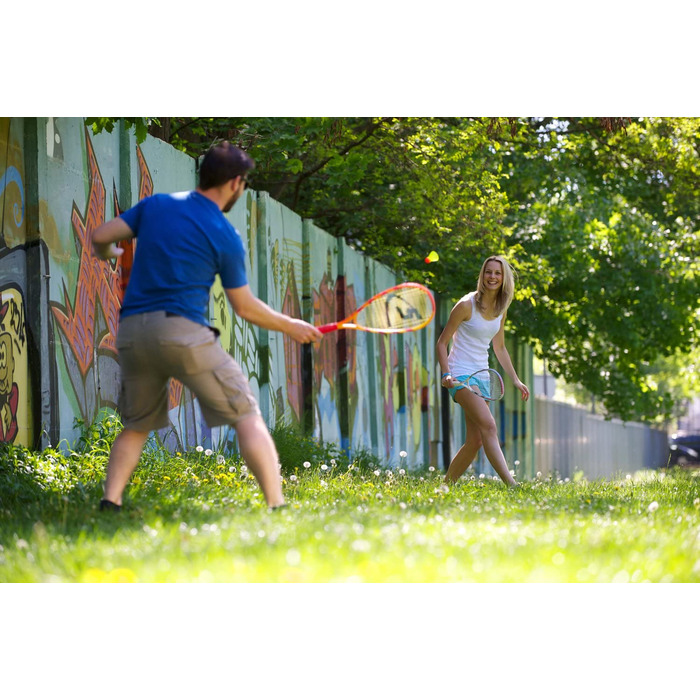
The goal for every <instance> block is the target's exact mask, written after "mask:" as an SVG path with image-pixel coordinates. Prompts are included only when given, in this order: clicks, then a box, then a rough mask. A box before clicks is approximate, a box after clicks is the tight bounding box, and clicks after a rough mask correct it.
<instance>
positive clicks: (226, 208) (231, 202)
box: [221, 192, 240, 214]
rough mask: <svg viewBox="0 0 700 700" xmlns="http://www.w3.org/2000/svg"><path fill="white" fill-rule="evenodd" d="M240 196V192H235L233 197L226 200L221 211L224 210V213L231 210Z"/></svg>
mask: <svg viewBox="0 0 700 700" xmlns="http://www.w3.org/2000/svg"><path fill="white" fill-rule="evenodd" d="M239 196H240V194H239V193H238V192H236V194H234V195H233V196H232V197H231V199H229V200H228V202H226V204H225V205H224V208H223V209H222V210H221V211H223V212H224V214H226V213H228V212H230V211H231V209H233V205H234V204H235V203H236V202H237V201H238V197H239Z"/></svg>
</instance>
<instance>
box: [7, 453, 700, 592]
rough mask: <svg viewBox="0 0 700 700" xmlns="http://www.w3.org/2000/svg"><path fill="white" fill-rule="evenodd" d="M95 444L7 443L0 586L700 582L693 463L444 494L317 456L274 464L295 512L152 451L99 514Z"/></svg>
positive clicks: (433, 475)
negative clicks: (121, 494)
mask: <svg viewBox="0 0 700 700" xmlns="http://www.w3.org/2000/svg"><path fill="white" fill-rule="evenodd" d="M103 448H104V445H102V447H101V448H100V450H99V451H97V450H91V449H89V448H88V447H87V445H85V446H84V449H83V450H82V451H78V450H74V451H69V452H68V453H67V454H61V453H60V452H58V451H54V450H46V451H44V452H43V453H32V452H30V451H28V450H25V449H23V448H8V447H5V448H4V449H3V451H2V452H1V453H0V487H2V490H1V493H2V494H3V497H2V503H1V504H0V581H4V582H8V581H15V582H29V581H44V582H52V581H56V582H59V581H66V582H72V581H75V582H90V583H95V582H119V583H128V582H151V581H153V582H166V581H183V582H184V581H187V582H190V581H192V582H208V581H230V582H244V581H252V582H264V581H271V582H343V581H350V582H385V581H386V582H401V581H410V582H438V581H452V582H499V581H503V582H581V583H592V582H620V583H628V582H648V581H652V582H682V581H683V582H697V581H700V480H698V478H697V476H696V475H695V474H694V473H687V472H673V473H668V474H666V473H660V472H655V471H652V472H650V471H646V472H639V473H637V474H634V475H630V476H629V478H627V476H623V477H621V478H620V479H617V480H613V481H592V482H588V481H586V480H585V479H582V478H580V477H579V478H578V479H576V480H575V481H570V482H560V481H559V480H556V479H547V480H542V479H537V480H534V481H530V482H526V483H523V484H522V485H521V486H519V487H518V488H517V489H513V490H509V489H507V488H506V487H505V486H504V485H503V484H501V483H500V482H498V481H493V480H491V479H479V478H475V477H473V476H471V477H468V476H465V477H463V479H462V480H460V482H458V483H457V484H456V485H454V486H453V487H451V488H448V487H447V486H445V485H444V484H443V482H442V475H441V474H440V473H439V470H436V469H425V470H421V471H418V472H408V473H407V472H406V471H405V470H404V469H402V468H398V467H397V468H394V469H387V468H386V467H385V466H381V465H379V464H378V463H376V462H374V461H370V457H366V458H365V459H364V460H356V461H353V462H348V461H347V460H344V459H343V458H342V456H340V455H338V454H335V453H330V452H326V453H325V454H322V455H320V457H319V456H318V455H309V458H308V459H304V458H303V457H304V455H296V456H295V457H294V459H293V460H292V462H291V464H290V462H288V461H287V462H285V460H284V459H283V460H282V462H283V463H282V470H283V471H282V473H283V479H284V489H285V494H286V497H287V500H288V503H289V505H290V507H289V508H287V509H285V510H281V511H275V512H269V511H268V509H267V508H266V507H265V504H264V500H263V498H262V496H261V493H260V491H259V489H258V487H257V484H256V483H255V480H254V479H253V478H252V476H251V475H250V474H249V472H248V470H247V468H246V466H245V464H243V463H242V462H241V461H240V460H239V459H237V458H233V459H232V458H230V457H226V456H224V455H217V454H214V453H211V451H210V450H209V451H207V450H199V451H198V450H193V451H192V452H191V453H187V454H177V455H169V454H167V453H164V452H162V451H159V450H158V449H157V448H153V449H151V450H150V451H147V452H146V453H145V454H144V458H143V460H142V462H141V464H140V466H139V469H138V470H137V472H136V473H135V476H134V479H133V481H132V484H131V485H130V487H129V489H128V491H127V495H126V499H125V508H124V510H123V511H122V512H121V513H100V512H98V511H97V509H96V504H97V502H98V501H99V498H100V493H101V483H102V480H103V478H104V468H105V463H106V455H107V454H108V450H105V449H103ZM324 467H325V468H324Z"/></svg>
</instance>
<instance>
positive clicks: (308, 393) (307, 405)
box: [301, 219, 314, 435]
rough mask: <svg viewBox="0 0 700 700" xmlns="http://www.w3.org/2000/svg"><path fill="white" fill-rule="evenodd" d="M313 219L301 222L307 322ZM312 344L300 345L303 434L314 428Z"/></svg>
mask: <svg viewBox="0 0 700 700" xmlns="http://www.w3.org/2000/svg"><path fill="white" fill-rule="evenodd" d="M312 226H313V221H312V220H311V219H304V220H303V221H302V224H301V317H302V318H303V319H304V320H305V321H306V322H307V323H313V322H314V307H313V294H312V290H311V227H312ZM313 381H314V365H313V346H312V345H311V343H305V344H304V345H302V346H301V396H302V402H301V404H302V405H301V429H302V431H303V433H304V435H312V434H313V430H314V405H313V398H314V395H313Z"/></svg>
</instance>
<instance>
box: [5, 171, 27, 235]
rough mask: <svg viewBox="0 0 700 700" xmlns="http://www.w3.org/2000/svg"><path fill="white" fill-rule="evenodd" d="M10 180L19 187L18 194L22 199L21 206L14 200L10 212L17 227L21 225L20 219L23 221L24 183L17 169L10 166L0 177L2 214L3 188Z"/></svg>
mask: <svg viewBox="0 0 700 700" xmlns="http://www.w3.org/2000/svg"><path fill="white" fill-rule="evenodd" d="M12 182H14V183H15V184H16V185H17V187H19V196H20V198H21V201H22V206H21V207H20V206H19V205H18V204H17V202H15V203H14V206H13V209H12V213H13V214H14V217H15V224H16V225H17V226H18V227H19V226H21V225H22V221H24V185H23V184H22V176H21V175H20V174H19V170H17V168H14V167H12V166H10V167H9V168H8V169H7V170H6V171H5V173H4V175H3V176H2V179H0V195H2V199H3V204H2V211H3V214H4V212H5V189H6V188H7V186H8V185H9V184H10V183H12Z"/></svg>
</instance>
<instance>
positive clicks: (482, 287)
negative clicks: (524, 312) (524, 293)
mask: <svg viewBox="0 0 700 700" xmlns="http://www.w3.org/2000/svg"><path fill="white" fill-rule="evenodd" d="M493 260H495V261H496V262H499V263H501V269H502V270H503V284H502V285H501V288H500V289H499V290H498V295H497V296H496V305H495V308H494V313H495V314H496V316H500V315H501V314H502V313H505V312H506V311H507V310H508V307H509V306H510V302H511V301H513V294H514V293H515V281H514V279H513V270H512V269H511V267H510V265H509V264H508V261H507V260H506V259H505V258H503V257H501V256H500V255H492V256H490V257H488V258H486V260H484V264H483V265H482V266H481V272H479V283H478V284H477V286H476V294H475V295H474V301H475V302H476V306H477V308H478V309H479V311H480V312H482V313H483V312H484V311H485V309H484V305H483V303H482V301H483V294H484V292H485V291H486V284H485V283H484V272H485V270H486V265H488V263H490V262H491V261H493Z"/></svg>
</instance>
